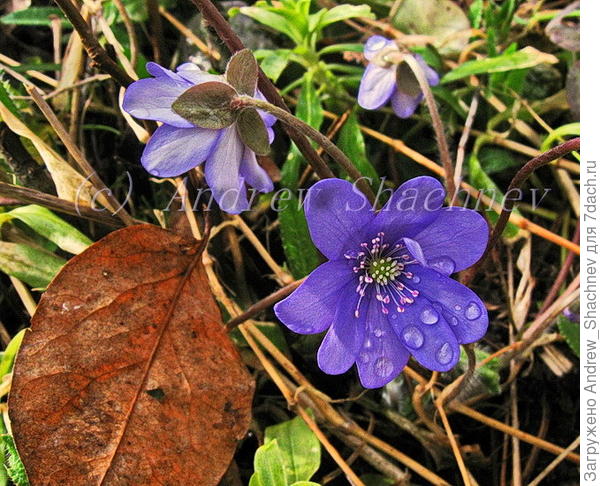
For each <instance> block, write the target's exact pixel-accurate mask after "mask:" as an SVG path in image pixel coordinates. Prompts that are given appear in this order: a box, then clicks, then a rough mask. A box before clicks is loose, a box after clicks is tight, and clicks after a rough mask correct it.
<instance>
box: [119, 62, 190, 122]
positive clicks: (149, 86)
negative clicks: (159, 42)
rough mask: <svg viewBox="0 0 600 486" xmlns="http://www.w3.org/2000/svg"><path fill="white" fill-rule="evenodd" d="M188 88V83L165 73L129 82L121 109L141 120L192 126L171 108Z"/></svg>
mask: <svg viewBox="0 0 600 486" xmlns="http://www.w3.org/2000/svg"><path fill="white" fill-rule="evenodd" d="M156 66H158V64H157V65H156ZM159 67H160V66H159ZM189 88H190V85H189V84H188V83H186V82H184V81H176V80H174V79H172V78H171V77H169V76H166V75H165V76H161V77H157V78H145V79H140V80H139V81H136V82H135V83H132V84H130V85H129V87H128V88H127V90H126V91H125V97H124V98H123V109H124V110H125V111H126V112H127V113H129V114H130V115H132V116H135V117H136V118H140V119H142V120H156V121H160V122H163V123H166V124H168V125H171V126H174V127H178V128H192V127H194V125H193V124H192V123H190V122H189V121H187V120H185V119H184V118H182V117H180V116H179V115H178V114H177V113H175V112H174V111H173V110H172V109H171V105H173V103H174V102H175V100H176V99H177V98H179V96H180V95H181V94H182V93H183V92H184V91H186V90H187V89H189Z"/></svg>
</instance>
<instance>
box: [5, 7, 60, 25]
mask: <svg viewBox="0 0 600 486" xmlns="http://www.w3.org/2000/svg"><path fill="white" fill-rule="evenodd" d="M51 17H58V18H60V19H61V21H62V22H61V23H62V25H63V27H69V26H70V25H71V24H70V22H69V21H68V20H67V19H66V18H65V16H64V14H63V13H62V11H61V10H60V8H58V7H29V8H26V9H24V10H15V11H14V12H11V13H9V14H7V15H4V16H2V17H0V22H1V23H3V24H9V25H47V26H49V25H50V24H51V21H50V18H51Z"/></svg>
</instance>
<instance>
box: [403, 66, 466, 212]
mask: <svg viewBox="0 0 600 486" xmlns="http://www.w3.org/2000/svg"><path fill="white" fill-rule="evenodd" d="M404 62H406V64H408V66H409V67H410V68H411V69H412V71H413V73H414V74H415V77H416V78H417V81H418V82H419V87H420V88H421V91H422V92H423V95H424V96H425V103H426V104H427V108H428V110H429V114H430V115H431V124H432V126H433V131H434V132H435V138H436V140H437V143H438V148H439V150H440V159H441V161H442V167H444V171H445V178H446V188H447V190H448V196H449V198H450V200H451V201H454V197H455V194H456V185H455V184H454V168H453V167H452V157H450V149H449V148H448V140H447V139H446V134H445V133H444V125H443V124H442V119H441V118H440V113H439V112H438V109H437V105H436V104H435V98H434V97H433V93H432V91H431V87H430V86H429V82H428V81H427V78H426V77H425V73H424V72H423V69H422V68H421V66H420V65H419V63H418V61H417V59H416V58H415V57H413V56H412V55H410V54H409V55H407V56H404Z"/></svg>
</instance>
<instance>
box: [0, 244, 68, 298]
mask: <svg viewBox="0 0 600 486" xmlns="http://www.w3.org/2000/svg"><path fill="white" fill-rule="evenodd" d="M65 263H66V261H65V260H64V259H63V258H60V257H57V256H56V255H53V254H52V253H47V252H45V251H41V250H37V249H35V248H31V247H29V246H27V245H22V244H20V243H8V242H5V241H0V270H1V271H3V272H4V273H6V274H8V275H11V276H13V277H16V278H18V279H19V280H22V281H23V282H25V283H26V284H28V285H31V286H32V287H36V288H40V287H41V288H46V287H47V286H48V284H49V283H50V281H51V280H52V279H53V278H54V276H55V275H56V274H57V273H58V272H59V270H60V269H61V268H62V266H63V265H64V264H65Z"/></svg>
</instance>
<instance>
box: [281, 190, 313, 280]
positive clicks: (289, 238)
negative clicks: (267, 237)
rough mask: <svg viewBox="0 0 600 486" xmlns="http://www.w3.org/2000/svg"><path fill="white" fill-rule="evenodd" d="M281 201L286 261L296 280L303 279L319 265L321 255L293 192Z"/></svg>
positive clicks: (282, 235) (282, 236)
mask: <svg viewBox="0 0 600 486" xmlns="http://www.w3.org/2000/svg"><path fill="white" fill-rule="evenodd" d="M284 194H286V199H283V198H281V199H279V201H278V211H279V226H280V234H281V243H282V245H283V251H284V253H285V257H286V260H287V262H288V265H289V267H290V270H291V272H292V275H294V277H295V278H302V277H305V276H306V275H308V274H309V273H310V272H312V271H313V270H314V269H315V268H316V267H317V266H318V265H319V253H318V252H317V249H316V248H315V245H314V244H313V242H312V239H311V237H310V233H309V231H308V224H307V223H306V217H305V215H304V210H303V208H302V207H300V202H299V200H298V199H297V198H296V196H295V195H293V194H292V193H291V192H286V193H284Z"/></svg>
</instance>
